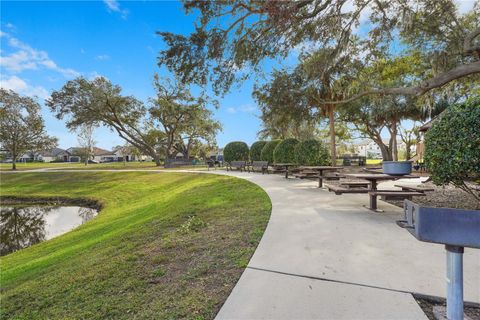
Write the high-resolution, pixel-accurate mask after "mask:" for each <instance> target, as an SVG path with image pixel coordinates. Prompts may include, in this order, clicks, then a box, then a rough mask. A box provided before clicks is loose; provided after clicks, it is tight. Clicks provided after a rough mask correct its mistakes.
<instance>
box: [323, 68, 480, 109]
mask: <svg viewBox="0 0 480 320" xmlns="http://www.w3.org/2000/svg"><path fill="white" fill-rule="evenodd" d="M476 73H480V61H476V62H472V63H469V64H466V65H462V66H459V67H456V68H454V69H452V70H450V71H447V72H444V73H441V74H439V75H437V76H436V77H433V78H431V79H429V80H426V81H423V82H421V83H420V84H419V85H417V86H413V87H397V88H380V89H371V90H366V91H363V92H360V93H358V94H356V95H354V96H352V97H350V98H347V99H344V100H339V101H320V102H319V103H321V104H345V103H348V102H352V101H355V100H358V99H360V98H362V97H365V96H369V95H405V96H420V95H422V94H425V93H426V92H428V91H430V90H433V89H436V88H440V87H442V86H444V85H445V84H447V83H449V82H451V81H453V80H456V79H460V78H463V77H466V76H468V75H471V74H476Z"/></svg>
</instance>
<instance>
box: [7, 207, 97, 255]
mask: <svg viewBox="0 0 480 320" xmlns="http://www.w3.org/2000/svg"><path fill="white" fill-rule="evenodd" d="M97 213H98V212H97V210H95V209H91V208H85V207H52V206H11V207H1V208H0V256H3V255H6V254H9V253H11V252H14V251H17V250H20V249H23V248H26V247H29V246H31V245H34V244H36V243H39V242H42V241H45V240H48V239H51V238H54V237H56V236H59V235H61V234H64V233H66V232H68V231H70V230H72V229H74V228H76V227H78V226H79V225H81V224H84V223H85V222H87V221H88V220H90V219H92V218H93V217H94V216H96V215H97Z"/></svg>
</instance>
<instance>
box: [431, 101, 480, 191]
mask: <svg viewBox="0 0 480 320" xmlns="http://www.w3.org/2000/svg"><path fill="white" fill-rule="evenodd" d="M479 146H480V98H476V99H469V100H467V101H466V102H464V103H462V104H455V105H452V106H450V107H448V108H447V109H446V110H445V111H444V112H443V113H442V115H441V118H440V119H438V120H437V121H434V122H433V124H432V127H431V128H430V130H428V132H427V134H426V136H425V163H426V165H427V168H428V170H429V171H430V174H431V177H432V180H433V183H435V184H436V185H447V184H449V183H452V184H454V185H455V186H457V187H459V188H461V189H463V190H465V191H467V192H469V193H470V194H472V195H474V196H475V197H477V199H480V192H478V191H475V190H474V189H472V188H470V187H469V186H468V184H465V181H478V179H480V147H479Z"/></svg>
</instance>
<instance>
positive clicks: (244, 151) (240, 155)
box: [223, 141, 248, 162]
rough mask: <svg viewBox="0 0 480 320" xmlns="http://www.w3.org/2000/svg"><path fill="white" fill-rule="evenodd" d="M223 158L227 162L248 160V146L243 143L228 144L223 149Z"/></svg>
mask: <svg viewBox="0 0 480 320" xmlns="http://www.w3.org/2000/svg"><path fill="white" fill-rule="evenodd" d="M223 158H224V159H225V161H226V162H230V161H239V160H245V161H246V160H248V145H247V144H246V143H245V142H243V141H233V142H230V143H228V144H227V145H226V146H225V149H223Z"/></svg>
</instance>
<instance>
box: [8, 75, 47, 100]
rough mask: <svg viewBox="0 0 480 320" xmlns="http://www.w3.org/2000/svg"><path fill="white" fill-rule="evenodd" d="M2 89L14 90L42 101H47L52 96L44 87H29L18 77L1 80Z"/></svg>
mask: <svg viewBox="0 0 480 320" xmlns="http://www.w3.org/2000/svg"><path fill="white" fill-rule="evenodd" d="M0 87H1V88H4V89H7V90H13V91H15V92H17V93H20V94H23V95H26V96H29V97H34V96H37V97H39V98H41V99H47V98H48V97H49V96H50V95H49V93H48V91H47V89H45V88H44V87H42V86H32V85H29V84H28V83H27V82H25V80H23V79H21V78H19V77H17V76H10V77H8V78H4V77H2V79H1V80H0Z"/></svg>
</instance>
